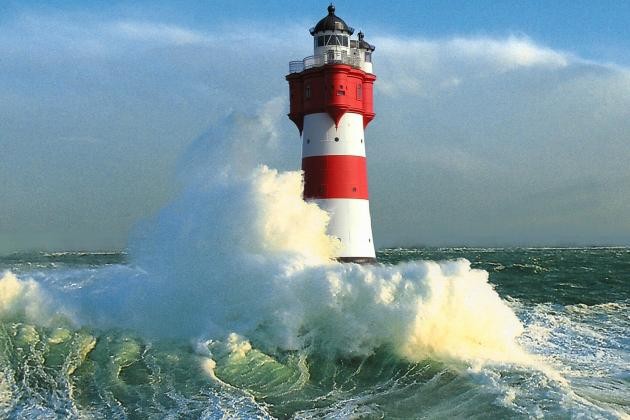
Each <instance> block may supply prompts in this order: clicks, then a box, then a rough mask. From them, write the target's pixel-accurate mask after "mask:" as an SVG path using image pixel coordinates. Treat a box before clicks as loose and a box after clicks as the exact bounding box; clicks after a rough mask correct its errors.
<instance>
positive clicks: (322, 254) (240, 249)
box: [8, 103, 526, 363]
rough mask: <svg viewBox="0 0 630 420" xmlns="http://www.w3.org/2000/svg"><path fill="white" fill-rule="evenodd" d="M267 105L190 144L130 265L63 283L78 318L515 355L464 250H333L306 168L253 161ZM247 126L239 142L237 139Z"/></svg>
mask: <svg viewBox="0 0 630 420" xmlns="http://www.w3.org/2000/svg"><path fill="white" fill-rule="evenodd" d="M275 108H276V107H275V105H274V103H271V104H270V105H267V106H266V107H264V109H263V111H261V113H260V114H259V115H257V116H254V117H252V118H248V117H243V116H239V117H233V118H231V120H230V121H232V128H228V129H225V128H223V129H222V130H221V131H220V133H219V134H220V136H216V137H212V134H210V138H208V139H206V141H205V142H204V141H201V143H200V142H197V143H196V144H195V148H196V150H197V151H201V152H203V153H201V154H200V153H192V154H191V156H193V157H194V159H191V160H190V165H191V167H187V168H186V171H184V174H183V179H184V180H186V181H187V186H186V188H185V189H184V191H183V192H182V193H181V195H180V196H179V197H178V198H177V199H175V200H174V201H173V202H172V203H171V204H170V205H168V206H167V207H165V208H164V209H163V210H162V211H161V212H160V213H159V214H158V215H157V216H156V217H155V218H154V219H153V220H151V221H148V222H146V223H145V224H144V225H143V226H141V227H140V228H139V229H138V230H137V232H136V234H135V235H134V237H133V239H132V241H131V245H130V251H131V255H132V265H133V266H135V267H137V269H136V270H135V271H134V273H135V274H133V275H131V276H130V270H120V268H117V267H109V268H105V269H103V270H102V271H100V272H99V273H98V274H94V273H92V274H90V275H91V276H96V277H97V279H96V280H95V281H94V279H92V280H91V281H90V282H85V283H83V286H82V287H80V288H78V289H75V290H72V291H71V292H70V291H67V290H66V292H68V296H70V295H71V296H70V297H68V296H66V297H63V299H66V302H65V303H66V304H67V305H66V306H68V307H70V308H72V311H71V312H70V313H72V314H73V317H74V318H75V319H77V320H79V321H80V322H85V323H88V324H91V325H104V326H126V327H132V328H135V329H138V330H140V331H144V332H145V333H147V334H155V335H166V336H176V337H198V336H205V337H210V338H219V339H222V338H224V337H227V336H228V335H229V334H231V333H236V334H239V335H240V336H243V337H246V338H247V339H248V340H251V341H252V342H253V343H254V344H255V346H257V347H258V348H261V349H263V350H265V351H271V352H273V351H276V350H296V349H310V350H311V351H316V352H318V353H319V354H324V355H330V356H331V357H338V356H341V357H347V356H363V355H368V354H371V353H373V352H374V351H376V350H377V349H379V348H387V349H389V350H390V351H392V352H393V353H395V354H397V355H399V356H400V357H402V358H406V359H409V360H414V361H415V360H420V359H423V358H427V357H432V358H439V359H443V360H459V361H469V362H472V363H478V362H483V361H488V360H490V361H508V362H509V361H521V360H524V359H525V358H526V356H525V353H524V352H523V351H522V350H521V349H520V348H519V346H518V345H517V343H516V338H517V337H518V336H519V334H520V333H521V331H522V326H521V323H520V322H519V320H518V318H517V317H516V316H515V314H514V313H513V312H512V310H511V309H510V308H509V307H508V306H507V305H506V303H505V302H504V301H502V300H501V298H500V297H499V295H498V294H497V293H496V292H495V291H494V290H493V287H492V286H491V285H490V284H489V283H488V273H486V272H485V271H481V270H475V269H471V267H470V263H469V262H468V261H466V260H457V261H447V262H431V261H421V262H413V263H405V264H399V265H395V266H392V265H356V264H340V263H337V262H335V261H334V260H333V259H332V257H333V256H334V255H335V250H336V249H337V247H338V246H339V244H338V242H337V240H335V239H333V238H331V237H329V236H327V235H326V233H325V232H326V225H327V223H328V220H329V218H328V215H327V214H326V213H325V212H324V211H322V210H321V209H320V208H318V207H317V206H316V205H315V204H313V203H306V202H304V201H303V200H302V197H301V191H302V177H301V173H300V172H297V171H294V172H278V171H276V170H274V169H270V168H268V167H266V166H264V165H256V164H253V163H251V162H255V159H253V158H252V156H250V155H249V154H248V153H247V150H253V151H255V153H262V154H265V153H264V150H265V148H266V147H267V146H268V144H270V143H273V141H274V132H273V124H269V123H268V119H269V115H268V114H270V113H276V111H277V110H276V109H275ZM215 134H216V133H215ZM246 136H249V137H246ZM243 138H248V139H251V141H248V142H247V147H245V148H240V147H239V148H235V146H234V145H235V144H237V145H238V144H240V145H243ZM200 144H201V145H203V146H204V147H201V148H199V146H200ZM241 155H244V156H241ZM248 162H250V163H248ZM8 281H10V282H13V283H15V282H16V281H17V280H15V279H10V280H8ZM21 287H22V288H24V287H26V286H21ZM28 287H30V286H28ZM60 299H61V298H60ZM68 299H69V300H71V301H72V302H68V301H67V300H68ZM243 351H245V350H243Z"/></svg>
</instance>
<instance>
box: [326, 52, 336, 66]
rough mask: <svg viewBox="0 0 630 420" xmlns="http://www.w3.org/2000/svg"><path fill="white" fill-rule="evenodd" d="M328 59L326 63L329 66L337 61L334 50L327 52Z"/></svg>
mask: <svg viewBox="0 0 630 420" xmlns="http://www.w3.org/2000/svg"><path fill="white" fill-rule="evenodd" d="M326 55H327V58H326V62H327V63H328V64H330V63H333V62H334V61H335V51H334V50H328V51H327V52H326Z"/></svg>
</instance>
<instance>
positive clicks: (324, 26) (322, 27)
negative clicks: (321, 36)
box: [310, 3, 354, 35]
mask: <svg viewBox="0 0 630 420" xmlns="http://www.w3.org/2000/svg"><path fill="white" fill-rule="evenodd" d="M324 31H338V32H346V33H347V34H348V35H352V34H353V33H354V28H351V27H350V26H348V25H347V24H346V22H344V20H343V19H341V18H340V17H339V16H337V15H335V6H334V5H333V4H332V3H331V4H330V6H328V15H327V16H325V17H324V18H323V19H322V20H320V21H319V22H317V25H315V27H314V28H311V29H310V32H311V35H313V34H316V33H318V32H324Z"/></svg>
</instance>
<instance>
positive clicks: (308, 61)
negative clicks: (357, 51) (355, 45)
mask: <svg viewBox="0 0 630 420" xmlns="http://www.w3.org/2000/svg"><path fill="white" fill-rule="evenodd" d="M324 64H348V65H350V66H352V67H361V59H360V58H359V57H356V56H349V55H347V54H342V53H341V52H339V51H329V52H328V53H326V54H320V55H311V56H308V57H306V58H304V59H303V60H298V61H290V62H289V73H300V72H302V71H304V70H307V69H310V68H313V67H320V66H323V65H324Z"/></svg>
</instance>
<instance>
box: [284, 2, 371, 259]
mask: <svg viewBox="0 0 630 420" xmlns="http://www.w3.org/2000/svg"><path fill="white" fill-rule="evenodd" d="M310 33H311V35H312V36H313V45H314V53H313V55H312V56H309V57H306V58H304V59H303V60H300V61H291V62H290V63H289V75H288V76H286V79H287V81H288V82H289V92H290V102H291V104H290V112H289V118H290V119H291V121H293V122H294V123H295V125H297V128H298V130H299V131H300V134H301V136H302V170H303V171H304V199H305V200H308V201H314V202H316V203H317V204H318V205H319V206H320V207H321V208H322V209H324V210H326V211H327V212H328V213H329V214H330V224H329V226H328V234H329V235H331V236H335V237H337V238H339V240H340V241H341V250H340V251H339V254H338V255H337V259H338V260H340V261H343V262H359V263H364V262H374V261H376V255H375V253H374V241H373V239H372V223H371V220H370V203H369V200H368V181H367V164H366V158H365V134H364V129H365V127H366V126H367V125H368V124H369V122H370V121H371V120H372V119H373V118H374V109H373V100H372V87H373V83H374V80H376V76H374V75H373V74H372V52H373V51H374V47H373V46H372V45H370V44H368V43H367V42H366V41H365V40H364V37H363V33H361V32H359V33H358V34H357V35H358V38H357V39H351V36H352V35H353V33H354V29H353V28H351V27H349V26H348V25H347V24H346V23H345V22H344V21H343V19H341V18H339V17H338V16H336V15H335V6H333V5H332V4H331V5H330V6H328V15H327V16H325V17H324V18H323V19H321V20H320V21H319V22H317V25H315V27H314V28H311V29H310Z"/></svg>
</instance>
